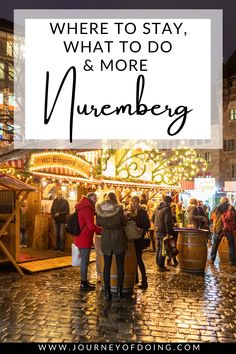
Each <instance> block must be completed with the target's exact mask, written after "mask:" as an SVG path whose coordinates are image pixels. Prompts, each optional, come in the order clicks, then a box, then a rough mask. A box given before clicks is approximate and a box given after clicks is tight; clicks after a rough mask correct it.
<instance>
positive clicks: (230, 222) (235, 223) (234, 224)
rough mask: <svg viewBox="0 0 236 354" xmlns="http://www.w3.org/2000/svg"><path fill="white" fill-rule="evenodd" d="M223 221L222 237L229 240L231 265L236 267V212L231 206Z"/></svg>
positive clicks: (224, 214) (223, 216)
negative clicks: (235, 241) (235, 232)
mask: <svg viewBox="0 0 236 354" xmlns="http://www.w3.org/2000/svg"><path fill="white" fill-rule="evenodd" d="M222 221H223V230H222V235H224V236H225V237H226V238H227V241H228V244H229V259H230V262H231V265H233V266H235V265H236V257H235V244H234V236H233V232H234V231H235V230H236V212H235V210H234V208H233V207H232V206H231V205H229V206H228V209H227V210H226V211H225V212H224V213H223V215H222Z"/></svg>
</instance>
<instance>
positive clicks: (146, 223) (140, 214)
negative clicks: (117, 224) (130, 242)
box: [128, 205, 150, 250]
mask: <svg viewBox="0 0 236 354" xmlns="http://www.w3.org/2000/svg"><path fill="white" fill-rule="evenodd" d="M128 219H129V220H133V221H134V222H135V224H136V225H137V226H138V227H139V228H140V229H142V230H143V234H142V237H140V238H138V239H137V240H134V245H135V248H136V250H143V249H144V235H145V233H146V232H148V230H149V228H150V220H149V217H148V213H147V211H146V208H144V207H143V205H142V206H139V207H138V209H137V212H136V213H135V214H132V209H131V208H129V209H128Z"/></svg>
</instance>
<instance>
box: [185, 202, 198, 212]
mask: <svg viewBox="0 0 236 354" xmlns="http://www.w3.org/2000/svg"><path fill="white" fill-rule="evenodd" d="M193 208H197V206H196V205H195V204H190V205H189V206H188V208H187V212H188V213H189V211H190V210H191V209H193Z"/></svg>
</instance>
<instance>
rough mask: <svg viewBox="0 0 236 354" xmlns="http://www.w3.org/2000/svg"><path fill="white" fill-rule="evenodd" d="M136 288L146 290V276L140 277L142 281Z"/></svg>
mask: <svg viewBox="0 0 236 354" xmlns="http://www.w3.org/2000/svg"><path fill="white" fill-rule="evenodd" d="M138 288H139V289H143V290H146V289H147V288H148V282H147V277H145V278H143V279H142V283H141V284H140V285H138Z"/></svg>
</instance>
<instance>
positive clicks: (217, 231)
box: [210, 197, 236, 265]
mask: <svg viewBox="0 0 236 354" xmlns="http://www.w3.org/2000/svg"><path fill="white" fill-rule="evenodd" d="M211 220H212V221H213V228H212V231H213V244H212V249H211V256H210V263H211V264H214V262H215V259H216V254H217V250H218V247H219V244H220V241H221V239H222V236H223V235H225V236H226V238H227V241H228V243H229V256H230V262H231V265H236V260H235V257H234V238H233V235H232V231H233V229H232V227H233V228H234V226H235V224H234V222H233V221H232V211H231V206H230V204H229V201H228V198H226V197H222V198H221V200H220V204H219V206H218V207H217V208H216V209H215V210H214V211H213V213H212V215H211Z"/></svg>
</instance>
